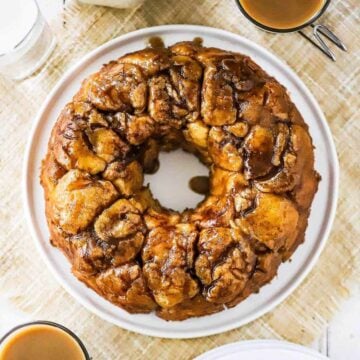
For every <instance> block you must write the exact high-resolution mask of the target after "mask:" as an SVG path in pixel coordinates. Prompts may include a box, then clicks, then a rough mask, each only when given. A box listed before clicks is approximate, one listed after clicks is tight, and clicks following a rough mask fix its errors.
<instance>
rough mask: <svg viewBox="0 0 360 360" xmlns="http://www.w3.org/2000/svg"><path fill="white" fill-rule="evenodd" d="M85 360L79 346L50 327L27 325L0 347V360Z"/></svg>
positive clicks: (61, 332)
mask: <svg viewBox="0 0 360 360" xmlns="http://www.w3.org/2000/svg"><path fill="white" fill-rule="evenodd" d="M30 359H34V360H35V359H36V360H64V359H66V360H85V355H84V352H83V351H82V349H81V347H80V345H79V344H78V343H77V342H76V341H75V340H74V339H73V338H72V336H71V335H70V334H68V333H67V332H65V331H63V330H61V329H59V328H56V327H54V326H50V325H45V324H44V325H43V324H37V325H29V326H27V327H24V328H20V329H19V330H17V331H15V332H14V333H13V334H11V335H9V337H8V338H6V339H5V340H4V342H3V344H1V345H0V360H30Z"/></svg>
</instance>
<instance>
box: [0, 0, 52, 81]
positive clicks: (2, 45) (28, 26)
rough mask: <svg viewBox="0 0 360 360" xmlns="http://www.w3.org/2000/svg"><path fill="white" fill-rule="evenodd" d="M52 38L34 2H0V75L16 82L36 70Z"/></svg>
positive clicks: (16, 0)
mask: <svg viewBox="0 0 360 360" xmlns="http://www.w3.org/2000/svg"><path fill="white" fill-rule="evenodd" d="M54 47H55V39H54V37H53V35H52V33H51V31H50V28H49V26H48V24H47V23H46V21H45V20H44V18H43V16H42V14H41V12H40V10H39V7H38V4H37V3H36V1H35V0H0V73H1V75H4V76H6V77H9V78H12V79H16V80H20V79H24V78H26V77H27V76H29V75H31V74H32V73H33V72H35V71H36V70H38V69H39V68H40V67H41V66H42V65H43V64H44V62H45V61H46V59H47V58H48V57H49V55H50V54H51V52H52V51H53V49H54Z"/></svg>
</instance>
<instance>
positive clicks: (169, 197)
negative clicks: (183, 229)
mask: <svg viewBox="0 0 360 360" xmlns="http://www.w3.org/2000/svg"><path fill="white" fill-rule="evenodd" d="M159 162H160V167H159V169H158V171H157V172H156V173H155V174H146V175H145V181H144V183H145V184H150V189H151V192H152V193H153V195H154V197H155V198H156V199H158V200H159V201H160V203H161V205H162V206H165V207H167V208H170V209H173V210H176V211H183V210H185V209H186V208H195V207H196V205H197V204H198V203H199V202H200V201H202V200H204V195H201V194H197V193H196V192H194V191H193V190H192V189H191V188H190V186H189V181H190V180H191V179H192V178H194V177H195V176H208V175H209V170H208V168H207V167H206V166H205V165H203V164H202V163H201V162H200V161H199V160H198V158H197V157H196V156H194V155H192V154H189V153H186V152H184V151H183V150H181V149H177V150H175V151H171V152H160V155H159Z"/></svg>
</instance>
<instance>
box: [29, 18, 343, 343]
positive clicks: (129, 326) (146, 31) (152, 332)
mask: <svg viewBox="0 0 360 360" xmlns="http://www.w3.org/2000/svg"><path fill="white" fill-rule="evenodd" d="M181 30H183V31H185V32H186V31H193V32H206V33H208V34H210V35H215V36H219V35H221V36H223V37H225V38H227V39H233V40H234V41H237V42H240V43H242V44H245V45H246V46H250V47H252V48H254V49H256V50H257V51H258V52H259V53H260V54H265V55H266V56H267V57H269V58H270V59H271V61H272V62H273V63H274V65H275V66H278V67H280V68H281V69H282V70H283V71H285V72H287V73H288V74H289V75H291V77H292V78H293V79H294V80H295V81H296V85H297V86H298V87H300V90H301V91H302V92H304V93H305V95H306V98H307V99H308V100H309V102H310V104H311V106H312V107H313V108H314V112H315V113H316V115H317V117H318V119H319V120H320V123H321V125H322V127H323V130H324V133H325V134H324V135H325V138H326V139H327V141H328V146H329V150H330V159H331V160H332V161H333V164H332V170H333V179H332V182H333V184H334V188H333V193H332V201H331V204H330V206H331V208H330V209H329V214H328V220H327V222H326V224H325V229H324V230H323V231H322V233H323V235H322V237H320V238H319V240H318V246H317V247H316V251H315V253H313V255H312V257H311V258H309V259H308V261H307V263H306V266H305V267H304V269H303V270H302V271H301V273H300V274H299V275H298V276H297V277H296V278H295V280H294V281H293V282H292V283H291V284H290V285H289V286H288V287H287V288H286V289H285V290H284V291H282V292H281V293H280V294H277V295H276V296H275V297H274V298H272V299H271V300H270V301H269V303H268V304H266V306H264V307H263V308H262V309H259V310H257V311H255V312H254V313H253V314H250V315H247V316H244V317H243V318H242V319H241V320H237V321H233V322H231V323H230V324H226V325H222V326H218V327H217V328H216V329H212V328H209V329H206V330H197V331H196V333H195V334H194V333H192V332H191V331H179V332H175V333H172V332H167V331H166V330H165V329H164V330H158V329H154V328H146V329H143V328H139V327H138V326H137V325H136V324H135V325H134V324H133V323H130V322H126V323H123V320H122V319H114V318H113V317H112V316H111V315H109V314H107V313H106V312H103V311H101V310H98V308H97V307H96V306H95V305H94V304H93V303H92V302H91V301H87V299H85V298H84V297H83V296H79V295H78V294H77V292H76V291H75V290H73V289H72V288H71V286H70V285H69V284H68V283H67V282H66V281H65V280H64V279H63V278H62V277H61V276H60V274H59V273H58V272H57V271H56V269H55V266H54V264H52V263H51V261H50V260H49V258H48V257H47V255H46V252H45V250H44V249H43V247H42V246H41V241H40V239H41V235H40V234H39V233H38V232H37V230H36V226H35V223H36V221H35V218H34V216H33V214H32V213H31V200H30V193H31V191H30V190H29V189H30V179H31V177H33V176H34V174H32V175H31V174H29V170H30V163H31V161H30V160H31V155H32V153H33V152H34V149H35V148H36V147H35V144H34V140H35V136H34V135H35V134H36V132H37V131H38V128H39V126H40V122H41V118H42V115H43V113H44V112H45V110H46V109H47V107H48V106H49V105H50V104H51V101H52V98H53V97H54V95H55V93H56V92H57V91H58V90H59V89H60V88H61V86H62V85H63V84H65V83H66V82H67V81H68V80H69V79H70V78H71V76H72V75H74V74H75V73H76V71H77V70H78V69H79V68H81V66H82V65H83V64H85V63H87V62H88V61H89V60H91V59H92V58H93V57H95V56H96V55H97V54H99V53H101V52H102V51H103V50H105V49H106V48H108V47H112V46H113V45H115V44H116V43H117V42H124V41H128V40H131V38H136V37H139V36H150V35H151V34H152V33H156V32H163V33H171V32H172V31H174V32H179V31H181ZM22 170H23V171H22V185H23V186H22V197H23V205H24V211H25V218H26V221H27V224H28V228H29V229H30V233H31V237H32V239H33V241H34V242H35V245H36V248H37V249H38V251H39V253H40V254H41V257H42V259H43V260H44V262H45V263H46V265H47V267H48V268H49V269H50V272H51V273H52V274H53V275H54V276H55V278H56V280H57V281H58V283H59V284H60V285H61V286H62V287H63V288H64V289H65V290H66V291H67V292H68V293H69V294H70V295H71V296H72V297H73V298H74V299H76V301H77V302H79V303H80V304H81V305H82V306H84V307H85V308H86V309H87V310H89V311H90V312H92V313H94V314H96V315H97V316H99V317H100V318H102V319H104V320H106V321H108V322H110V323H111V324H114V325H116V326H119V327H121V328H123V329H126V330H130V331H133V332H136V333H140V334H143V335H149V336H155V337H162V338H172V339H187V338H198V337H204V336H209V335H215V334H219V333H223V332H226V331H230V330H233V329H236V328H239V327H240V326H243V325H245V324H248V323H250V322H252V321H254V320H255V319H257V318H259V317H261V316H263V315H264V314H266V313H268V312H269V311H271V310H273V309H274V308H275V307H276V306H278V305H279V304H280V303H282V302H283V301H284V300H285V299H286V298H287V297H288V296H289V295H290V294H291V293H293V292H294V290H295V289H296V288H297V287H298V286H299V285H300V284H301V282H302V281H303V280H304V279H305V278H306V276H307V275H308V274H309V273H310V271H311V270H312V269H313V268H314V266H315V264H316V262H317V261H318V259H319V256H320V254H321V253H322V251H323V249H324V246H325V244H326V242H327V239H328V237H329V234H330V231H331V229H332V226H333V222H334V218H335V214H336V208H337V202H338V192H339V161H338V157H337V153H336V148H335V144H334V140H333V137H332V134H331V131H330V128H329V125H328V123H327V121H326V118H325V116H324V114H323V112H322V110H321V108H320V105H319V104H318V102H317V100H316V99H315V97H314V96H313V94H312V93H311V92H310V90H309V89H308V87H307V86H306V85H305V84H304V83H303V81H302V80H301V79H300V77H299V76H298V75H297V74H296V73H295V72H294V71H293V70H292V69H291V68H290V66H288V65H287V64H286V63H285V62H284V61H283V60H281V59H279V58H278V57H277V56H276V55H274V54H273V53H272V52H271V51H269V50H268V49H266V48H264V47H263V46H261V45H259V44H257V43H255V42H254V41H252V40H250V39H247V38H245V37H243V36H241V35H238V34H236V33H232V32H230V31H227V30H223V29H219V28H215V27H209V26H202V25H187V24H177V25H176V24H174V25H160V26H151V27H146V28H142V29H139V30H135V31H132V32H129V33H126V34H123V35H120V36H118V37H116V38H114V39H111V40H109V41H107V42H105V43H104V44H102V45H100V46H98V47H96V48H95V49H93V50H91V51H90V52H88V53H87V54H85V55H84V56H82V57H81V58H79V59H78V60H77V61H76V62H75V63H74V64H73V65H72V66H70V67H69V68H68V69H67V70H66V71H65V72H64V74H63V75H62V76H61V77H60V78H59V80H58V81H57V83H56V84H55V86H54V87H53V88H52V90H51V91H50V93H49V94H48V95H47V96H46V98H45V100H44V101H43V103H42V105H41V107H40V108H39V110H38V112H37V113H36V115H35V117H34V120H33V125H32V127H31V131H30V134H29V138H28V141H27V145H26V149H25V154H24V160H23V169H22Z"/></svg>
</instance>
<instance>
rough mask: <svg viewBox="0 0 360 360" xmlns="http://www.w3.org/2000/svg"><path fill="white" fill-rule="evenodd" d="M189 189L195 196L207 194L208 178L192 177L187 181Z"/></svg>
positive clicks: (208, 187)
mask: <svg viewBox="0 0 360 360" xmlns="http://www.w3.org/2000/svg"><path fill="white" fill-rule="evenodd" d="M189 188H190V189H191V190H192V191H194V192H195V193H197V194H200V195H206V194H208V193H209V189H210V183H209V177H208V176H194V177H193V178H191V179H190V181H189Z"/></svg>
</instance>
